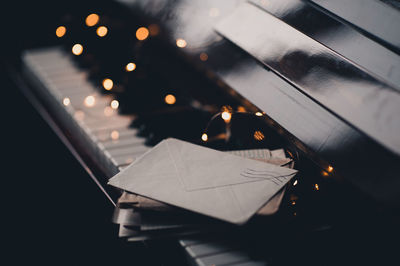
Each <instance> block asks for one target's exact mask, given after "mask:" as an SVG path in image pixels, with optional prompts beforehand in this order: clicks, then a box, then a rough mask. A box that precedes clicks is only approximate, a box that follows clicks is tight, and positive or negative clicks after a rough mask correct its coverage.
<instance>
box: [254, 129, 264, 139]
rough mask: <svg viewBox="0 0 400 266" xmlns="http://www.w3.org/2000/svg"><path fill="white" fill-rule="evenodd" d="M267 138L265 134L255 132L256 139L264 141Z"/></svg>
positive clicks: (258, 131)
mask: <svg viewBox="0 0 400 266" xmlns="http://www.w3.org/2000/svg"><path fill="white" fill-rule="evenodd" d="M264 138H265V136H264V134H263V133H262V132H261V131H260V130H256V131H254V139H255V140H258V141H262V140H263V139H264Z"/></svg>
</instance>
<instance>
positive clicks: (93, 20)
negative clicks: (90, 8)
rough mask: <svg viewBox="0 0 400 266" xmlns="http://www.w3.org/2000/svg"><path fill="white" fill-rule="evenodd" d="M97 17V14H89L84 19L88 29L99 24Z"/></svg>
mask: <svg viewBox="0 0 400 266" xmlns="http://www.w3.org/2000/svg"><path fill="white" fill-rule="evenodd" d="M99 19H100V18H99V15H97V14H90V15H89V16H87V17H86V20H85V23H86V25H87V26H88V27H93V26H94V25H96V24H97V23H98V22H99Z"/></svg>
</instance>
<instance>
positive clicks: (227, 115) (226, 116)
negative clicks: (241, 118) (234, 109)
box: [221, 111, 232, 123]
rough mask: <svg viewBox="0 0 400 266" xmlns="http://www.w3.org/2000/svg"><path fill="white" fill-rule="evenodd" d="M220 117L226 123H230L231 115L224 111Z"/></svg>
mask: <svg viewBox="0 0 400 266" xmlns="http://www.w3.org/2000/svg"><path fill="white" fill-rule="evenodd" d="M221 117H222V119H224V121H225V122H226V123H229V122H230V121H231V118H232V114H231V113H230V112H228V111H224V112H222V113H221Z"/></svg>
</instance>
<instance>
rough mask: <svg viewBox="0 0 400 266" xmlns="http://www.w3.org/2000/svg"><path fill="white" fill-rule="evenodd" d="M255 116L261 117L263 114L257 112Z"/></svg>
mask: <svg viewBox="0 0 400 266" xmlns="http://www.w3.org/2000/svg"><path fill="white" fill-rule="evenodd" d="M255 115H256V116H263V113H261V112H257V113H255Z"/></svg>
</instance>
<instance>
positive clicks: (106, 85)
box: [103, 79, 114, 91]
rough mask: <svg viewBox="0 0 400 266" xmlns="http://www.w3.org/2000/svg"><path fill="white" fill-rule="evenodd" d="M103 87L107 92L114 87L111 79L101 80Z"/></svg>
mask: <svg viewBox="0 0 400 266" xmlns="http://www.w3.org/2000/svg"><path fill="white" fill-rule="evenodd" d="M103 87H104V89H105V90H107V91H109V90H111V89H112V88H113V87H114V82H113V81H112V80H111V79H103Z"/></svg>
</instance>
